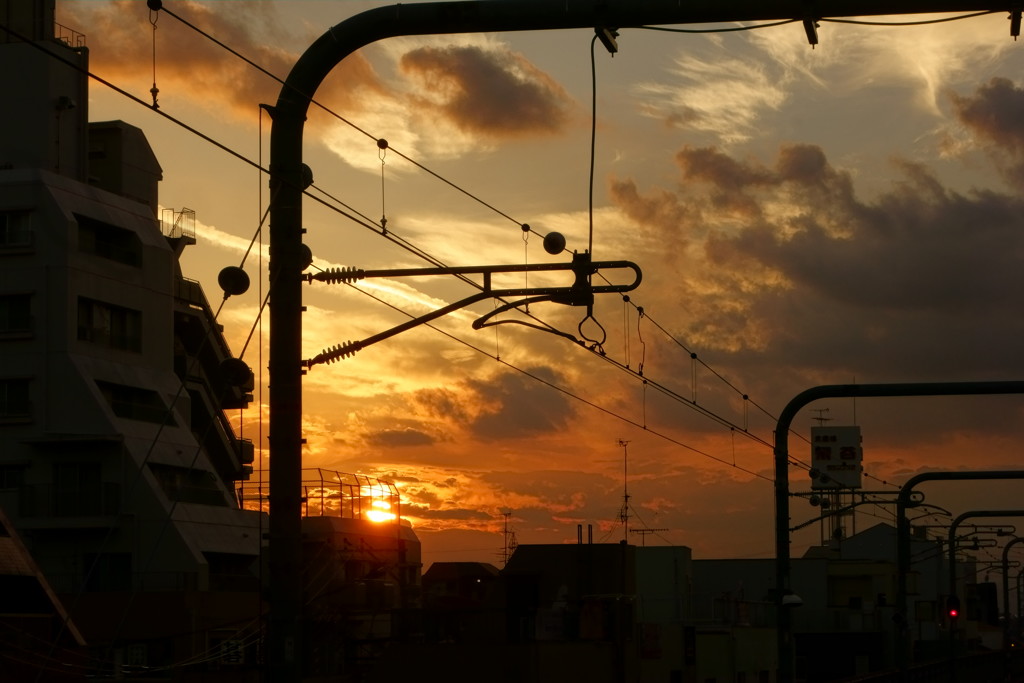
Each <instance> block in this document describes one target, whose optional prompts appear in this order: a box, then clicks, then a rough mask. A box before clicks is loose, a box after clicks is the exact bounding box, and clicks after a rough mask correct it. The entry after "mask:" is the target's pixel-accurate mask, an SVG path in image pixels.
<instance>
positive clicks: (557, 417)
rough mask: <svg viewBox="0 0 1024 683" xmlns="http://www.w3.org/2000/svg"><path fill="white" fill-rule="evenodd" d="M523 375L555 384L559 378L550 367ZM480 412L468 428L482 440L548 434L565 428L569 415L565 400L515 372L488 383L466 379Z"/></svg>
mask: <svg viewBox="0 0 1024 683" xmlns="http://www.w3.org/2000/svg"><path fill="white" fill-rule="evenodd" d="M526 372H528V373H529V374H530V375H533V376H534V377H539V378H540V379H541V380H543V381H545V382H550V383H552V384H555V385H558V384H561V383H562V382H563V380H562V378H561V377H560V376H559V375H558V374H557V373H556V372H555V371H554V370H551V369H550V368H543V367H536V368H526ZM467 384H468V386H469V388H470V389H472V391H473V392H474V393H475V394H476V396H477V398H478V400H479V401H480V406H481V410H480V413H479V414H478V415H477V416H476V418H475V419H473V420H472V422H471V423H470V424H469V425H468V427H469V429H470V431H471V432H472V433H473V435H474V436H476V437H478V438H481V439H484V440H495V439H506V438H512V439H515V438H523V437H530V436H537V435H538V434H546V433H548V434H550V433H555V432H559V431H561V430H563V429H565V428H566V425H567V424H568V422H569V419H570V418H571V417H572V415H573V410H572V406H571V405H570V403H569V399H568V398H566V397H565V395H564V394H562V393H560V392H558V391H554V390H552V389H551V388H550V387H548V386H546V385H544V384H541V383H540V382H538V381H536V380H535V379H532V378H530V377H527V376H525V375H521V374H519V373H505V374H500V375H497V376H495V377H493V378H491V379H489V380H475V379H474V380H469V381H468V382H467Z"/></svg>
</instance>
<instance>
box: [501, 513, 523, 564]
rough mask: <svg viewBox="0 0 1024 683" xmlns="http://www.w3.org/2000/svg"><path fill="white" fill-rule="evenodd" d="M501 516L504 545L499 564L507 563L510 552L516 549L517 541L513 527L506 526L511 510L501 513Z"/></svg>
mask: <svg viewBox="0 0 1024 683" xmlns="http://www.w3.org/2000/svg"><path fill="white" fill-rule="evenodd" d="M501 516H502V517H504V518H505V532H504V533H505V547H504V548H503V549H502V552H501V566H502V567H504V566H506V565H508V558H509V557H511V556H512V553H514V552H515V551H516V547H517V546H518V545H519V542H518V541H516V532H515V530H514V529H509V528H508V520H509V518H510V517H511V516H512V511H511V510H509V511H508V512H503V513H501Z"/></svg>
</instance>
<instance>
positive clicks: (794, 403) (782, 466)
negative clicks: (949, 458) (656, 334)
mask: <svg viewBox="0 0 1024 683" xmlns="http://www.w3.org/2000/svg"><path fill="white" fill-rule="evenodd" d="M982 394H1024V382H1019V381H1011V382H936V383H910V384H834V385H824V386H819V387H812V388H811V389H807V390H806V391H804V392H802V393H800V394H797V395H796V396H795V397H793V399H792V400H791V401H790V402H789V403H787V404H786V407H785V408H783V409H782V412H781V413H780V414H779V419H778V422H777V424H776V427H775V592H776V596H775V604H776V610H777V613H778V616H777V623H778V630H777V634H776V642H777V647H778V657H779V681H780V683H790V681H791V680H792V677H793V656H794V650H793V634H792V617H791V615H790V612H789V609H788V608H786V607H784V606H783V604H782V599H783V597H784V596H785V595H787V594H788V593H790V592H791V591H792V587H791V585H790V556H789V430H790V429H791V426H792V424H793V420H794V419H795V418H796V415H797V413H798V412H799V411H800V410H801V409H802V408H803V407H804V406H806V405H808V404H810V403H813V402H814V401H817V400H820V399H824V398H850V397H858V398H867V397H872V398H874V397H887V396H888V397H908V396H969V395H982ZM931 474H935V473H931ZM1021 474H1022V476H1024V473H1021ZM921 476H924V475H921ZM915 479H917V477H915V478H913V479H911V480H910V481H914V480H915ZM908 483H909V482H908ZM904 490H907V486H906V485H905V486H904V488H903V489H901V490H900V496H899V498H898V499H897V516H896V523H897V526H896V529H897V556H898V557H897V564H899V560H900V558H899V554H900V552H902V551H903V550H904V549H903V546H904V545H906V543H905V542H900V540H899V539H900V538H904V539H905V538H909V530H908V529H909V527H908V526H907V520H906V515H905V514H903V511H904V510H905V508H906V506H907V505H908V503H910V499H909V491H908V493H907V496H906V497H904ZM903 563H904V565H906V564H909V555H908V556H907V557H904V558H903ZM904 578H905V577H904ZM897 590H898V593H897V603H896V614H897V616H902V617H903V618H904V621H903V623H900V624H898V625H897V632H899V631H900V630H904V631H905V630H906V628H907V624H906V621H905V619H906V604H905V603H906V585H905V582H903V581H901V582H900V583H899V585H898V586H897ZM900 600H902V601H903V602H900ZM903 640H904V638H902V637H901V638H900V641H901V643H902V641H903ZM900 650H902V648H898V649H897V652H896V657H897V661H898V663H899V664H900V665H901V668H904V669H905V667H906V663H907V662H906V654H907V653H906V652H901V651H900Z"/></svg>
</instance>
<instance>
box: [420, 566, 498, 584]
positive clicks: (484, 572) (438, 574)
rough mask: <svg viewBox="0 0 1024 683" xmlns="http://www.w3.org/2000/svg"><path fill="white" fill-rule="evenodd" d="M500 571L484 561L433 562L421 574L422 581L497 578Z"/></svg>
mask: <svg viewBox="0 0 1024 683" xmlns="http://www.w3.org/2000/svg"><path fill="white" fill-rule="evenodd" d="M500 573H501V572H499V571H498V568H497V567H495V566H494V565H492V564H487V563H486V562H435V563H433V564H432V565H430V569H428V570H427V571H426V572H425V573H424V574H423V581H425V582H429V581H459V580H461V579H485V578H498V576H499V574H500Z"/></svg>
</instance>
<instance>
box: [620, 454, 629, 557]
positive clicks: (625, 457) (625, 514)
mask: <svg viewBox="0 0 1024 683" xmlns="http://www.w3.org/2000/svg"><path fill="white" fill-rule="evenodd" d="M618 444H619V445H620V446H622V509H620V510H619V521H620V522H622V538H623V540H624V541H625V542H627V543H628V542H629V442H628V441H624V440H622V439H619V440H618Z"/></svg>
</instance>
